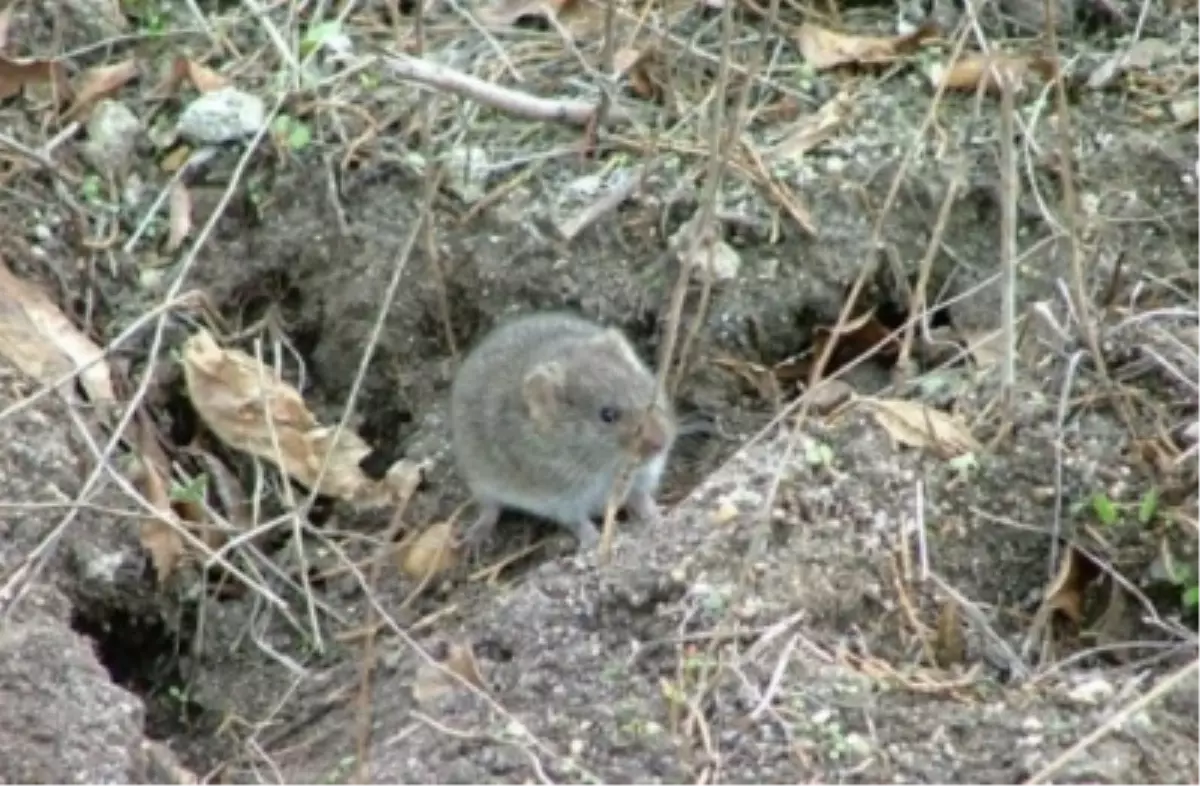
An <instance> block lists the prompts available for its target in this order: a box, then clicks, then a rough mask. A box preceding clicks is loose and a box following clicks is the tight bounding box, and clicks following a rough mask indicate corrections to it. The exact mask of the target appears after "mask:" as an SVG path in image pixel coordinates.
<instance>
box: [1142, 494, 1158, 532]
mask: <svg viewBox="0 0 1200 786" xmlns="http://www.w3.org/2000/svg"><path fill="white" fill-rule="evenodd" d="M1157 512H1158V487H1156V486H1151V487H1150V490H1149V491H1147V492H1146V494H1145V495H1144V496H1143V497H1142V503H1141V504H1140V505H1138V521H1140V522H1141V523H1142V524H1149V523H1150V521H1151V520H1152V519H1153V518H1154V514H1155V513H1157Z"/></svg>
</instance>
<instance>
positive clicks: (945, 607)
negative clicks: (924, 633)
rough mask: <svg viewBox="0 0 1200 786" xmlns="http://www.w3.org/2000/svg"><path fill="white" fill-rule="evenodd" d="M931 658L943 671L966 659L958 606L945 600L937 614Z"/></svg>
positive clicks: (964, 638) (964, 637)
mask: <svg viewBox="0 0 1200 786" xmlns="http://www.w3.org/2000/svg"><path fill="white" fill-rule="evenodd" d="M933 656H934V658H935V659H936V660H937V665H939V666H941V667H942V668H943V669H945V668H949V667H950V666H952V665H954V664H956V663H962V662H963V661H965V660H966V657H967V639H966V636H964V635H963V629H962V621H961V620H960V619H959V613H958V604H957V603H955V602H954V601H953V600H949V599H947V600H945V601H943V603H942V608H941V610H940V611H939V612H938V621H937V632H936V634H935V635H934V640H933Z"/></svg>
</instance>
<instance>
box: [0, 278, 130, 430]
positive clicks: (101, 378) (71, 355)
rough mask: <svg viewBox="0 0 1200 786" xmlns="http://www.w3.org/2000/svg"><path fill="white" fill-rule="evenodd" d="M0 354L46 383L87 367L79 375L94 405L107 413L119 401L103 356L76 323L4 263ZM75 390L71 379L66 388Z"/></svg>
mask: <svg viewBox="0 0 1200 786" xmlns="http://www.w3.org/2000/svg"><path fill="white" fill-rule="evenodd" d="M0 354H2V355H4V356H5V357H6V358H8V359H9V360H10V361H12V362H13V364H15V365H16V366H17V368H19V369H21V370H22V371H24V372H25V373H26V374H28V375H29V376H31V377H33V378H34V379H36V380H38V381H39V382H41V383H43V384H47V385H48V384H53V383H56V382H58V381H59V380H60V379H63V378H64V377H66V376H67V375H68V374H71V373H72V372H75V371H76V370H78V369H80V368H82V367H84V366H88V367H87V368H86V369H84V370H83V371H80V372H79V374H78V377H79V383H80V385H81V386H82V387H83V389H84V392H86V393H87V395H88V398H89V400H90V401H91V402H92V404H94V405H96V406H97V407H99V408H101V409H107V408H109V407H111V406H113V405H115V403H116V401H117V395H116V393H115V392H114V389H113V383H112V376H111V374H110V372H109V367H108V363H107V361H106V360H105V359H104V352H103V351H102V350H101V349H100V348H99V347H98V346H96V345H95V344H94V343H93V342H92V340H91V339H89V338H88V337H87V336H85V335H83V334H82V333H80V332H79V331H78V330H77V329H76V328H75V326H74V325H72V324H71V321H70V320H69V319H67V317H66V315H65V314H63V313H62V312H61V311H59V310H58V307H57V306H55V305H54V303H52V302H51V301H50V298H49V297H48V296H47V295H46V293H45V292H43V291H42V290H41V289H40V288H38V287H36V286H34V285H33V284H30V283H29V282H26V281H23V280H21V279H19V278H17V277H16V276H14V275H13V274H12V271H10V270H9V269H8V266H7V265H5V264H4V260H3V259H0ZM88 364H91V365H88ZM70 388H71V382H70V381H69V380H68V381H67V382H66V383H65V385H64V389H65V390H69V389H70Z"/></svg>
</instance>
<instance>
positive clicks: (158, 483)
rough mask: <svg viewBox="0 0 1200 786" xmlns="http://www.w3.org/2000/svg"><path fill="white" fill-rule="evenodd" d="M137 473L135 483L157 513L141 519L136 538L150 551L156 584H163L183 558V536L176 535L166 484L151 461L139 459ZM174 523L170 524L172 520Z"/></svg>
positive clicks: (176, 524)
mask: <svg viewBox="0 0 1200 786" xmlns="http://www.w3.org/2000/svg"><path fill="white" fill-rule="evenodd" d="M139 464H140V466H139V469H140V472H139V476H138V483H137V485H138V486H139V488H140V490H141V492H142V494H144V495H145V497H146V501H148V502H149V503H150V504H151V505H153V506H154V507H155V509H157V510H158V511H159V513H160V514H161V515H160V516H150V517H147V518H145V519H143V520H142V526H141V529H140V530H139V532H138V539H139V540H140V541H141V544H142V548H144V549H146V551H147V552H149V553H150V562H151V564H152V565H154V572H155V575H156V576H157V577H158V583H159V584H162V583H164V582H165V581H166V580H167V579H169V578H170V577H171V574H173V573H174V572H175V568H176V567H178V565H179V563H180V561H182V559H183V554H184V543H183V536H182V535H180V534H179V526H180V524H179V522H178V521H177V519H176V516H175V511H174V510H173V509H172V508H171V498H170V495H168V494H167V484H166V481H164V480H163V477H162V474H161V471H160V470H159V468H158V467H157V466H156V465H155V463H154V461H152V460H147V459H146V458H142V459H141V460H140V462H139ZM172 521H174V522H176V523H175V525H172V524H171V522H172Z"/></svg>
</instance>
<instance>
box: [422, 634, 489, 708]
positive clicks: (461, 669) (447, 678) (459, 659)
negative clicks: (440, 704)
mask: <svg viewBox="0 0 1200 786" xmlns="http://www.w3.org/2000/svg"><path fill="white" fill-rule="evenodd" d="M438 663H439V665H440V667H441V668H439V667H438V666H434V665H433V664H431V663H422V664H421V666H420V667H419V668H418V669H417V676H416V680H415V682H414V683H413V698H415V699H416V700H417V702H418V703H420V704H426V703H428V702H429V701H431V700H433V699H436V698H438V697H439V696H442V695H445V694H446V693H449V692H450V691H452V690H456V689H461V687H462V686H461V684H460V683H459V681H458V680H456V679H454V677H453V676H451V675H458V676H459V677H461V678H462V679H463V680H465V681H466V682H468V683H469V684H471V685H473V686H475V687H476V688H478V689H479V690H484V691H486V690H487V683H485V682H484V680H483V673H482V672H481V671H480V669H479V662H478V661H477V660H476V659H475V653H474V651H473V649H472V647H471V645H470V644H463V643H453V644H451V645H450V647H449V652H448V653H447V654H446V657H445V658H442V659H441V660H439V661H438ZM447 671H449V672H451V674H447V673H446V672H447Z"/></svg>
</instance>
